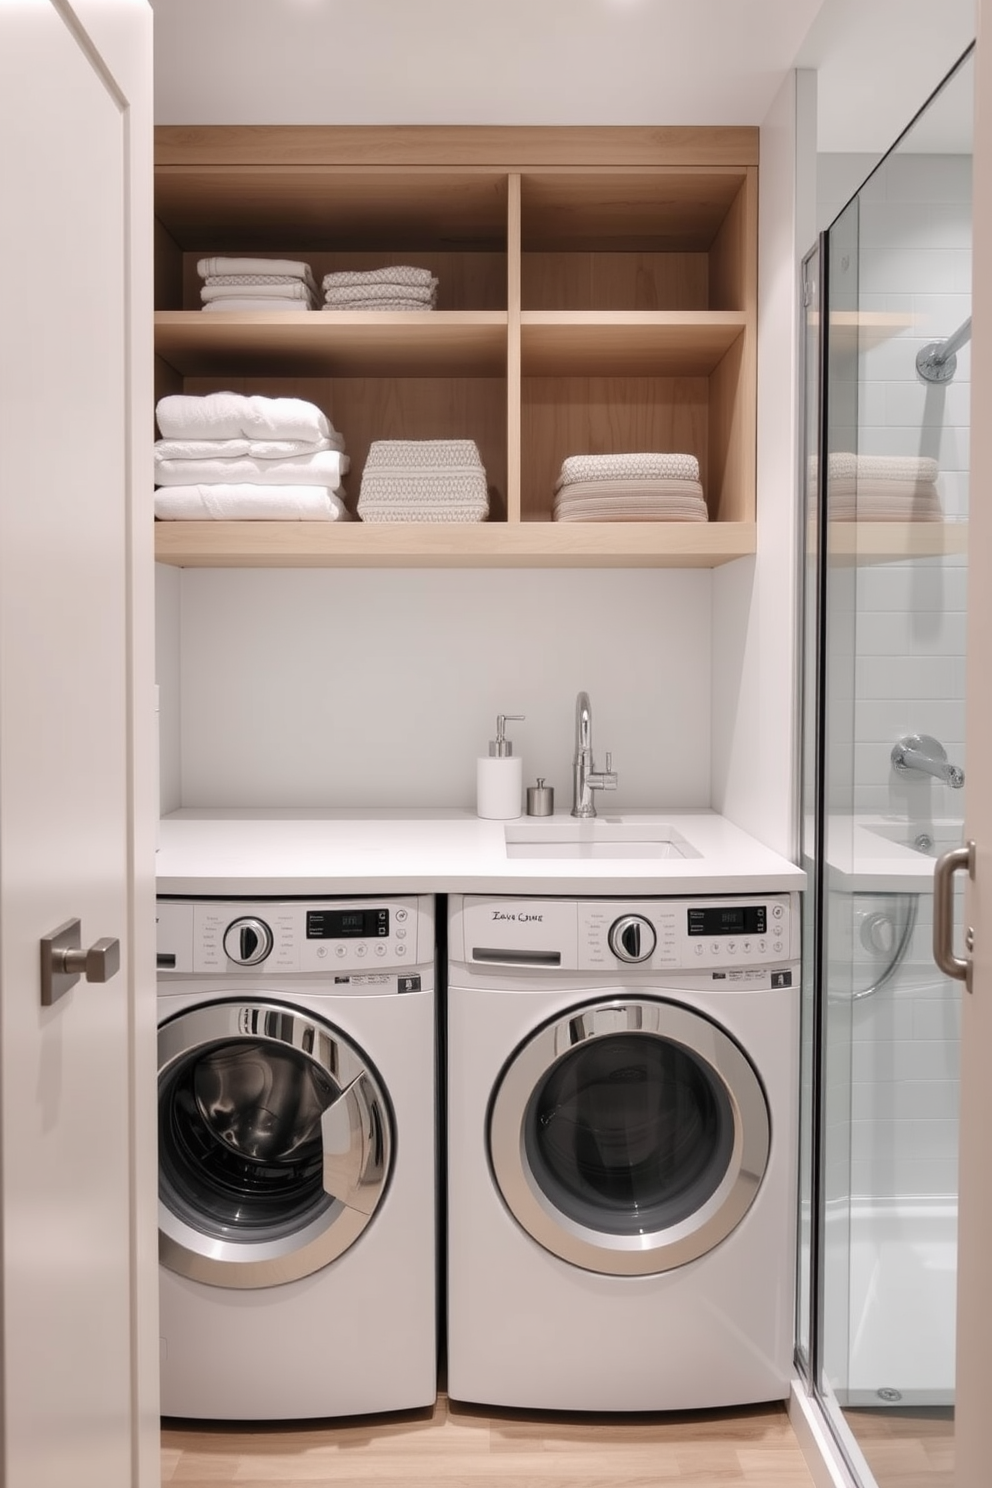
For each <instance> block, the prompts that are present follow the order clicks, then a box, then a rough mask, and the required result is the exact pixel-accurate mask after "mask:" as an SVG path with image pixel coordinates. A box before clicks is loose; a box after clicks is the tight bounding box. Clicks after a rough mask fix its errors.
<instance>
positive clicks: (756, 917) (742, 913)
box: [688, 904, 768, 935]
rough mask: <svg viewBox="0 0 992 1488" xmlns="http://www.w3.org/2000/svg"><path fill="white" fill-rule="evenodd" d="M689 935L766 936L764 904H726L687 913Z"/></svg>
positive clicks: (766, 911)
mask: <svg viewBox="0 0 992 1488" xmlns="http://www.w3.org/2000/svg"><path fill="white" fill-rule="evenodd" d="M688 920H689V934H690V935H767V934H768V907H767V905H765V904H727V905H718V906H716V907H714V908H710V909H690V910H689V911H688Z"/></svg>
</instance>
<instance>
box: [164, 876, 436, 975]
mask: <svg viewBox="0 0 992 1488" xmlns="http://www.w3.org/2000/svg"><path fill="white" fill-rule="evenodd" d="M157 922H158V946H157V950H158V969H159V971H160V972H177V973H184V972H185V973H187V974H196V973H210V972H217V973H230V972H247V973H251V972H257V973H260V974H261V973H271V972H274V971H280V972H311V973H312V972H328V973H342V972H373V971H381V970H383V969H385V968H386V967H392V968H394V969H395V968H402V967H403V966H405V965H416V964H417V963H418V962H420V961H429V960H432V959H433V956H434V916H433V900H432V898H431V897H430V896H429V895H418V894H411V895H406V896H403V897H392V896H391V897H388V898H377V899H322V900H313V899H306V900H275V899H257V900H255V899H253V900H250V901H249V900H243V899H199V900H188V899H159V901H158V905H157Z"/></svg>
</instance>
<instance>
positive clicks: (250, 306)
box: [200, 294, 311, 315]
mask: <svg viewBox="0 0 992 1488" xmlns="http://www.w3.org/2000/svg"><path fill="white" fill-rule="evenodd" d="M200 308H201V309H202V310H228V311H233V312H234V313H235V314H237V315H253V314H255V312H256V311H259V310H280V311H283V312H286V313H288V312H289V311H291V310H292V311H296V310H300V311H302V312H303V314H304V315H309V313H310V309H311V306H310V303H309V301H307V300H274V299H272V298H271V297H270V296H264V297H263V296H262V295H261V294H259V295H257V296H246V297H245V298H244V299H236V300H211V301H210V303H209V304H208V305H202V306H201V307H200Z"/></svg>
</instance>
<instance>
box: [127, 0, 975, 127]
mask: <svg viewBox="0 0 992 1488" xmlns="http://www.w3.org/2000/svg"><path fill="white" fill-rule="evenodd" d="M153 3H154V11H155V87H156V110H155V112H156V121H157V122H158V123H161V124H185V123H199V124H212V123H218V124H219V123H259V124H288V123H298V124H310V123H327V124H336V123H345V122H347V123H355V124H366V123H377V124H390V123H399V124H576V123H587V124H697V123H699V124H703V123H705V124H760V123H761V122H762V120H763V119H764V117H765V115H766V113H767V112H768V109H769V106H770V105H771V103H772V101H773V99H774V98H775V95H776V93H777V92H778V90H779V88H780V87H781V84H782V81H783V79H784V77H785V75H786V74H787V73H788V71H789V70H790V69H791V68H792V67H794V66H802V67H808V68H813V69H815V70H816V72H817V81H818V142H819V148H820V149H821V150H829V151H882V150H884V149H886V148H887V147H888V145H890V144H891V143H892V142H893V140H894V139H895V138H896V136H897V135H898V134H899V133H900V132H901V131H902V129H903V128H904V127H905V125H906V124H907V123H908V122H909V120H910V119H911V118H912V116H913V115H914V114H915V113H916V111H917V110H918V109H919V107H920V106H921V105H922V104H923V102H924V101H925V100H926V98H927V97H928V95H929V94H930V93H931V92H932V91H933V89H934V88H935V87H936V86H937V84H938V83H939V81H940V79H941V78H942V77H943V75H944V74H945V73H946V72H947V71H948V69H949V68H950V67H951V66H952V64H953V63H954V62H955V60H956V59H957V58H958V57H959V56H960V54H961V52H962V51H963V50H964V48H965V47H966V46H967V45H968V43H969V42H970V41H971V39H972V36H973V34H974V0H940V3H939V4H935V3H934V0H496V3H494V0H280V3H278V4H273V3H272V0H153ZM967 122H968V132H969V135H970V119H969V120H968V121H967Z"/></svg>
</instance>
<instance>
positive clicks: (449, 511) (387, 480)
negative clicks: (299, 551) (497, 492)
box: [358, 439, 489, 522]
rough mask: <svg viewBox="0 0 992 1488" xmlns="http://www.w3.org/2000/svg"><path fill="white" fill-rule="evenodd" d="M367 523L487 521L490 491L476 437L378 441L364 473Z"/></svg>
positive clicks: (362, 513)
mask: <svg viewBox="0 0 992 1488" xmlns="http://www.w3.org/2000/svg"><path fill="white" fill-rule="evenodd" d="M358 515H359V517H360V519H361V520H362V521H363V522H484V521H485V520H486V518H487V517H488V515H489V490H488V486H487V484H486V472H485V467H484V466H483V464H482V458H481V456H480V454H479V450H478V447H477V446H476V444H475V443H474V441H473V440H471V439H376V440H374V441H373V443H372V445H371V446H370V448H369V456H368V459H367V460H366V462H365V469H364V470H363V472H362V487H361V492H360V494H359V497H358Z"/></svg>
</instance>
